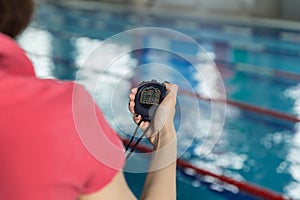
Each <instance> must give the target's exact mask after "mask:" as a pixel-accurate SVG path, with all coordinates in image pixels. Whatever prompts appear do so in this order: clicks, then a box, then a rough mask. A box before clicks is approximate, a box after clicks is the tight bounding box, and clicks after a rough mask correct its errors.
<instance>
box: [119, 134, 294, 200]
mask: <svg viewBox="0 0 300 200" xmlns="http://www.w3.org/2000/svg"><path fill="white" fill-rule="evenodd" d="M122 140H123V142H124V144H125V145H127V144H128V142H129V140H127V139H122ZM136 150H138V151H141V152H145V153H149V152H152V150H151V149H150V148H149V147H146V146H143V145H138V146H137V147H136ZM177 166H178V167H181V168H184V169H186V168H189V169H192V170H194V171H195V172H196V173H197V174H201V175H203V176H211V177H214V178H216V179H218V180H219V181H221V182H224V183H227V184H231V185H234V186H236V187H237V188H239V190H242V191H243V192H246V193H248V194H251V195H252V196H256V197H260V198H263V199H267V200H270V199H272V200H287V198H285V197H283V196H282V195H281V194H279V193H276V192H273V191H271V190H268V189H265V188H261V187H259V186H255V185H252V184H249V183H246V182H242V181H237V180H234V179H232V178H229V177H226V176H223V175H218V174H215V173H213V172H210V171H207V170H205V169H201V168H199V167H195V166H193V165H192V164H190V163H188V162H187V161H184V160H182V159H180V158H179V159H177ZM290 200H291V199H290Z"/></svg>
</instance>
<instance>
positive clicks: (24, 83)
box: [0, 33, 124, 200]
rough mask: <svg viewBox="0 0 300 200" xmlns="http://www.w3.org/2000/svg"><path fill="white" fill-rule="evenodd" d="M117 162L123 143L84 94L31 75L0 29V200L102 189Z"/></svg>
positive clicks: (40, 199)
mask: <svg viewBox="0 0 300 200" xmlns="http://www.w3.org/2000/svg"><path fill="white" fill-rule="evenodd" d="M74 86H76V87H75V89H74ZM123 163H124V155H123V147H122V143H121V141H120V139H119V137H118V136H117V134H116V133H115V132H114V131H113V130H112V129H111V128H110V126H109V125H108V123H107V122H106V120H105V118H104V116H103V115H102V113H101V112H100V110H99V108H98V107H97V106H96V105H95V103H94V101H93V100H92V98H91V97H90V95H89V94H88V93H87V92H86V91H85V90H84V89H83V88H82V87H81V86H78V85H76V84H75V83H72V82H58V81H55V80H40V79H37V78H36V77H35V74H34V70H33V66H32V64H31V62H30V61H29V59H28V58H27V57H26V55H25V54H24V52H23V50H22V49H20V48H19V47H18V45H17V44H16V43H15V42H14V41H13V40H12V39H11V38H9V37H8V36H6V35H4V34H1V33H0V196H1V199H5V200H19V199H26V200H75V199H76V198H77V197H78V195H80V194H85V193H91V192H95V191H97V190H99V189H101V188H103V187H104V186H105V185H106V184H108V183H109V182H110V181H111V180H112V178H113V177H114V176H115V175H116V173H117V172H118V171H119V170H120V169H121V168H122V166H123Z"/></svg>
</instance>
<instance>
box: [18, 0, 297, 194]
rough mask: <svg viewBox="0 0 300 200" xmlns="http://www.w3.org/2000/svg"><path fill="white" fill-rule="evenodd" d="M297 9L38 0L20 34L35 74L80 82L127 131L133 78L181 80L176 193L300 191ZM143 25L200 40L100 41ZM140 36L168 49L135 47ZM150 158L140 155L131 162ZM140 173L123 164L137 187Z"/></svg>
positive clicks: (281, 0) (262, 4)
mask: <svg viewBox="0 0 300 200" xmlns="http://www.w3.org/2000/svg"><path fill="white" fill-rule="evenodd" d="M298 8H300V1H298V0H185V1H176V0H103V1H86V0H78V1H73V0H60V1H58V0H56V1H55V0H51V1H50V0H49V1H46V0H39V1H37V2H36V12H35V16H34V19H33V21H32V23H31V25H30V27H29V28H28V29H27V30H26V31H25V32H24V33H23V34H22V35H21V36H20V37H19V38H18V42H19V43H20V45H21V46H22V47H23V48H24V49H25V51H26V52H27V54H28V56H29V57H30V59H31V60H32V61H33V63H34V67H35V71H36V74H37V76H38V77H40V78H51V79H58V80H60V81H70V80H75V79H76V80H77V81H78V82H79V83H80V84H83V85H84V87H85V88H86V89H87V90H88V91H89V92H90V93H91V94H92V95H93V97H94V98H95V101H96V102H97V103H98V105H99V106H100V108H101V110H102V111H103V113H104V114H105V116H106V117H107V119H108V121H109V123H110V124H111V125H112V126H113V127H114V128H115V130H116V131H117V132H118V134H119V135H120V136H121V137H122V138H123V139H124V141H126V139H127V138H128V137H129V136H130V134H131V133H132V132H133V130H134V128H135V126H134V124H133V123H132V122H131V116H130V114H129V113H128V111H127V110H126V108H127V103H128V100H127V95H128V92H129V89H130V88H131V87H132V86H135V85H136V84H137V83H138V82H140V81H142V80H151V79H153V78H154V79H157V80H159V81H164V80H169V81H171V82H174V83H176V84H178V85H179V87H180V91H179V95H178V101H179V103H178V106H177V108H176V109H177V114H176V118H175V124H176V127H177V130H178V137H179V139H180V140H179V141H180V142H179V144H178V148H179V150H182V151H181V152H182V154H181V155H180V158H179V162H178V173H177V174H178V175H177V182H178V192H177V198H178V199H179V200H180V199H182V200H185V199H214V200H226V199H229V200H231V199H232V200H233V199H239V200H241V199H247V200H248V199H300V159H299V154H300V126H299V122H300V119H299V118H300V84H299V81H300V58H299V57H300V23H299V22H298V20H300V12H299V11H298V10H299V9H298ZM139 27H159V28H167V29H170V30H174V31H179V32H180V33H183V34H185V35H187V36H189V37H191V38H193V39H194V40H195V41H196V42H197V43H198V44H200V45H201V46H202V47H203V48H199V47H198V46H197V44H194V43H192V42H189V41H187V40H180V39H179V38H178V37H175V36H174V35H172V34H170V35H168V34H161V35H157V34H151V33H149V34H142V35H134V36H132V37H131V38H129V39H128V38H127V39H126V38H124V41H117V42H111V43H104V42H103V41H105V40H107V39H108V38H110V37H112V36H114V35H115V34H118V33H121V32H123V31H126V30H129V29H132V28H139ZM103 44H104V45H103ZM137 44H142V46H143V45H144V46H149V45H150V46H151V45H152V46H155V45H163V46H164V48H165V49H167V50H169V51H162V50H159V49H151V48H146V49H136V50H133V51H131V49H134V47H136V46H139V45H137ZM101 45H102V47H101V48H99V46H101ZM126 50H128V51H129V52H128V53H127V54H122V56H118V55H120V52H124V51H126ZM94 52H97V54H95V53H94ZM172 52H180V53H181V55H182V56H178V55H174V54H173V53H172ZM91 55H92V56H91ZM116 56H117V57H118V59H117V60H115V61H114V62H113V63H112V64H110V65H109V67H108V66H107V65H105V64H104V63H106V64H107V63H109V61H110V60H112V59H114V58H116ZM186 58H188V59H186ZM190 60H192V61H193V63H191V62H189V61H190ZM152 63H156V65H155V66H153V65H151V64H152ZM166 66H167V67H166ZM203 71H206V74H207V76H206V77H203V76H202V75H201V73H200V72H203ZM78 72H80V73H78ZM100 75H101V77H102V78H101V79H99V76H100ZM219 75H220V77H221V78H222V83H221V82H219V81H220V80H219V79H218V78H216V77H219ZM207 80H211V81H208V83H207ZM223 85H224V88H223ZM223 89H225V90H223ZM211 90H213V91H211ZM214 90H215V91H214ZM214 92H220V93H222V95H226V99H224V98H221V96H222V95H221V96H215V95H212V93H214ZM218 98H219V99H218ZM212 105H215V107H214V108H215V109H213V108H212ZM224 108H226V115H225V113H224ZM215 114H218V116H220V119H216V121H217V122H216V123H215V122H213V125H216V124H218V125H223V123H224V126H222V130H221V131H220V132H219V130H218V131H217V132H215V133H211V132H210V131H208V132H207V133H206V130H208V129H209V127H208V126H209V124H210V120H211V119H212V118H213V116H215ZM213 119H214V118H213ZM214 123H215V124H214ZM207 141H209V142H207ZM210 141H211V142H210ZM208 143H209V144H210V145H212V146H213V148H212V149H209V153H208V154H205V155H204V153H203V152H204V150H203V149H207V148H206V147H207V146H206V145H207V144H208ZM142 147H145V148H140V150H139V151H141V152H143V151H145V150H146V149H147V147H149V144H148V143H147V141H144V142H143V143H142ZM148 161H149V157H147V156H144V155H135V156H133V158H132V159H131V160H130V162H128V163H127V165H126V167H127V168H130V167H132V166H137V165H141V166H144V167H145V168H147V162H148ZM144 177H145V173H132V172H128V173H126V178H127V180H128V183H129V185H130V187H131V188H132V190H133V191H134V192H135V194H136V195H137V196H138V195H139V194H140V192H141V188H142V185H143V180H144Z"/></svg>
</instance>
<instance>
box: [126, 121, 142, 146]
mask: <svg viewBox="0 0 300 200" xmlns="http://www.w3.org/2000/svg"><path fill="white" fill-rule="evenodd" d="M142 122H143V121H142V120H141V121H139V123H138V124H137V126H136V128H135V131H134V132H133V135H132V136H131V138H130V141H129V143H128V144H127V145H126V148H125V151H127V150H128V149H129V147H130V145H131V143H132V141H133V139H134V137H135V135H136V133H137V131H138V129H139V127H140V125H141V123H142Z"/></svg>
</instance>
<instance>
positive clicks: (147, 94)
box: [140, 87, 161, 105]
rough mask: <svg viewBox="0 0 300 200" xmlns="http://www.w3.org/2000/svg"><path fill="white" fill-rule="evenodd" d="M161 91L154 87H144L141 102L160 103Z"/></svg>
mask: <svg viewBox="0 0 300 200" xmlns="http://www.w3.org/2000/svg"><path fill="white" fill-rule="evenodd" d="M160 95H161V92H160V90H159V89H157V88H154V87H148V88H144V89H143V90H142V92H141V97H140V103H142V104H148V105H157V104H159V100H160Z"/></svg>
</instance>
